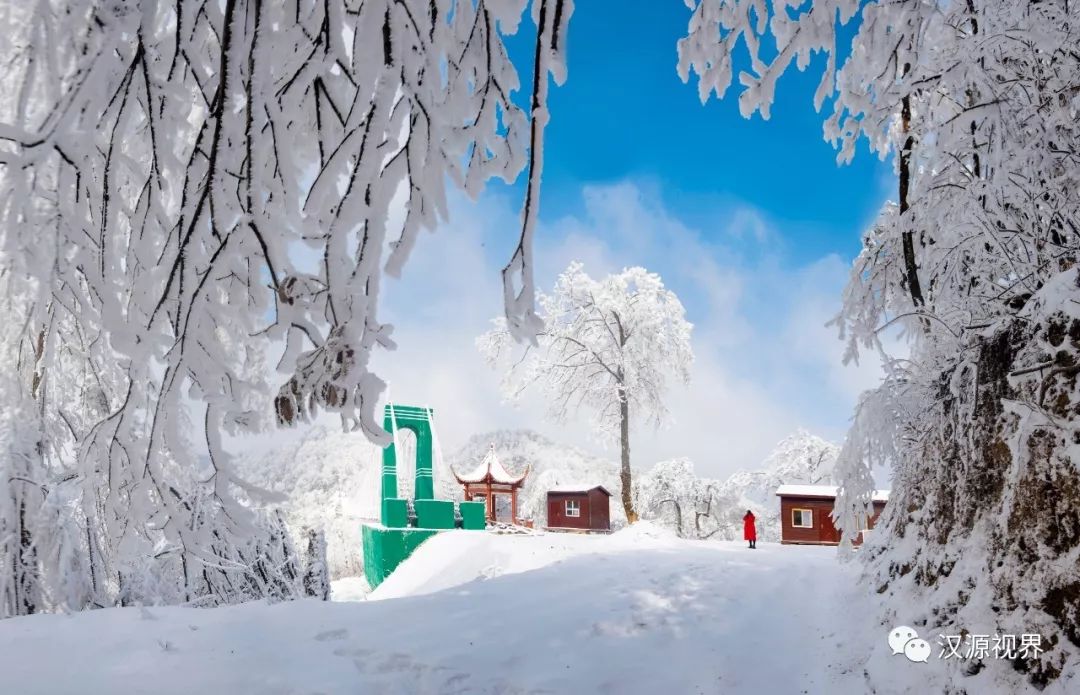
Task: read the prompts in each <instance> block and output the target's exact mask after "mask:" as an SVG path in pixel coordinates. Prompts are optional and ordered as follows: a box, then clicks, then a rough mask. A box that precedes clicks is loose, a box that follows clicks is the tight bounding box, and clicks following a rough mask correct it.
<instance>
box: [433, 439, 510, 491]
mask: <svg viewBox="0 0 1080 695" xmlns="http://www.w3.org/2000/svg"><path fill="white" fill-rule="evenodd" d="M450 470H451V472H452V473H453V474H454V477H455V478H457V481H458V482H459V483H462V484H464V483H502V484H504V485H519V484H520V483H521V481H523V480H525V476H527V475H528V474H529V467H528V466H526V467H525V470H524V472H522V474H521V475H511V474H510V472H509V471H507V470H506V469H505V468H504V467H503V465H502V463H500V462H499V457H498V456H497V455H496V454H495V445H494V444H492V445H491V447H490V448H489V449H488V452H487V454H485V455H484V460H483V461H481V462H480V465H478V466H477V467H476V468H474V469H473V470H471V471H469V472H467V473H462V474H460V475H459V474H458V472H457V471H455V470H454V469H453V468H451V469H450Z"/></svg>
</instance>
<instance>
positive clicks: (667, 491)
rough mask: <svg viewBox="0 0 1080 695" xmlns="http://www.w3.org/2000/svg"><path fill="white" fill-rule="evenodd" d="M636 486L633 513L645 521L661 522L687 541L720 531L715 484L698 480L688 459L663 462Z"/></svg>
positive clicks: (637, 482) (640, 479)
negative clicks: (714, 503) (717, 519)
mask: <svg viewBox="0 0 1080 695" xmlns="http://www.w3.org/2000/svg"><path fill="white" fill-rule="evenodd" d="M633 485H634V488H633V493H634V510H635V511H636V512H637V513H638V514H639V515H640V516H641V518H642V519H646V520H656V521H660V522H661V523H663V524H664V525H666V526H668V527H670V528H673V529H674V530H675V532H676V533H677V534H679V535H680V536H682V537H684V538H709V537H711V536H713V535H714V534H715V533H716V532H717V530H719V526H718V525H717V521H716V518H715V515H716V513H717V512H719V511H720V510H719V506H716V507H714V505H713V502H714V501H715V494H714V493H715V487H716V485H715V483H714V481H711V480H704V479H702V478H698V477H697V475H695V474H694V464H693V462H691V461H690V460H689V459H685V458H679V459H672V460H670V461H661V462H660V463H657V464H656V465H655V466H653V467H652V468H651V469H650V470H649V471H648V472H647V473H645V474H644V475H639V476H638V477H637V478H636V479H635V480H634V482H633Z"/></svg>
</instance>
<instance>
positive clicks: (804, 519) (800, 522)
mask: <svg viewBox="0 0 1080 695" xmlns="http://www.w3.org/2000/svg"><path fill="white" fill-rule="evenodd" d="M791 525H792V526H794V527H795V528H814V512H813V511H812V510H810V509H792V510H791Z"/></svg>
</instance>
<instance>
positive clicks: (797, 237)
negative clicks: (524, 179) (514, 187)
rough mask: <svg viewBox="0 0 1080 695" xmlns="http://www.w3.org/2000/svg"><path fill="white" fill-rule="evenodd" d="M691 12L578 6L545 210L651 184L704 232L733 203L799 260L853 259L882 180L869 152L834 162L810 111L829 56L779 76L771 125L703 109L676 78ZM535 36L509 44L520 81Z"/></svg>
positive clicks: (551, 145) (673, 2) (550, 133)
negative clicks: (587, 194) (628, 185)
mask: <svg viewBox="0 0 1080 695" xmlns="http://www.w3.org/2000/svg"><path fill="white" fill-rule="evenodd" d="M689 17H690V11H689V10H688V9H687V8H686V6H685V5H684V4H683V3H681V2H678V0H664V1H660V2H658V1H656V0H647V1H646V0H629V1H628V2H621V3H619V4H618V11H612V6H611V5H610V4H609V3H605V2H596V1H595V0H594V1H589V0H585V1H579V2H577V3H576V8H575V10H574V15H573V18H572V21H571V24H570V36H569V44H568V46H569V79H568V80H567V82H566V84H564V85H563V86H562V87H558V88H553V89H552V93H551V98H550V107H551V112H552V120H551V124H550V125H549V126H548V128H547V132H546V143H547V144H546V162H545V169H544V188H543V206H542V213H541V214H543V215H545V216H547V217H548V218H549V219H554V218H556V217H559V216H562V215H565V214H572V213H575V212H580V210H581V196H580V190H581V187H582V186H583V185H585V184H592V183H598V182H605V181H616V180H623V179H627V178H631V179H637V180H644V181H652V182H660V186H661V191H662V195H663V198H664V200H665V202H667V203H668V204H669V205H671V206H672V207H677V208H678V209H679V211H680V213H681V215H682V216H683V217H684V219H686V220H687V221H690V222H695V223H699V224H701V225H702V226H703V228H704V229H705V231H706V232H707V233H708V231H709V230H708V223H709V221H710V220H709V215H710V214H711V212H712V211H714V210H715V209H716V208H717V207H722V206H724V205H730V204H733V203H736V202H737V203H742V204H747V205H750V206H753V207H754V208H756V209H758V210H760V211H761V212H763V213H764V214H765V215H766V216H767V217H768V218H769V220H770V221H771V222H772V223H773V224H774V225H775V226H776V227H777V228H778V229H780V230H782V239H783V242H784V245H785V249H786V250H787V252H788V253H789V254H790V257H791V259H792V260H793V261H794V262H802V261H806V260H809V259H812V258H816V257H818V256H821V255H823V254H824V253H828V252H838V253H842V254H844V255H846V256H850V255H853V254H854V253H856V252H857V251H858V241H859V233H860V231H861V229H862V228H863V227H864V226H865V224H866V222H867V221H868V220H869V219H870V218H872V216H873V214H874V213H875V212H876V211H877V209H878V208H879V207H880V205H881V202H882V198H883V195H884V194H885V186H886V185H887V181H888V180H889V177H890V176H891V172H890V168H889V166H888V164H887V163H883V162H880V161H878V159H877V158H876V157H874V156H873V155H871V154H870V153H869V152H868V151H867V150H866V148H865V147H862V148H861V151H860V152H859V156H857V157H856V158H855V160H854V162H852V163H851V164H850V165H847V166H838V165H837V164H836V152H835V150H834V149H833V147H832V146H831V145H830V144H829V143H827V142H825V141H824V140H823V138H822V121H823V115H822V114H818V113H816V112H815V111H814V108H813V99H812V97H813V93H814V90H815V88H816V87H817V83H818V79H819V75H820V67H821V65H822V64H823V63H824V59H823V58H821V59H820V60H818V61H816V63H814V64H812V65H811V67H810V68H809V69H808V70H807V71H806V72H804V73H800V72H798V71H795V70H792V71H790V72H789V73H788V74H786V75H785V76H784V78H783V79H782V80H781V81H780V84H779V88H778V90H777V100H776V104H775V106H774V108H773V110H772V116H771V118H770V120H768V121H765V120H763V119H762V118H760V117H759V116H756V117H754V118H753V119H744V118H743V117H742V116H741V115H740V114H739V109H738V104H737V100H736V98H735V97H736V96H737V92H735V91H729V93H728V96H727V98H725V99H724V100H722V101H718V100H716V99H715V98H714V99H712V100H710V101H709V102H708V103H707V104H705V105H702V104H701V102H700V101H699V99H698V94H697V87H696V84H695V83H694V82H693V77H692V78H691V83H690V84H684V83H683V82H682V81H681V80H680V79H679V77H678V75H677V74H676V70H675V66H676V63H677V55H676V42H677V41H678V40H679V39H680V38H681V37H682V36H683V35H684V34H685V32H686V25H687V21H688V19H689ZM533 30H534V27H533V26H532V24H531V23H529V22H523V23H522V29H521V31H520V32H519V34H518V35H517V36H514V37H511V38H510V40H509V45H510V50H511V57H512V59H513V60H514V61H515V63H516V64H517V65H518V66H519V71H520V72H521V74H522V76H523V78H524V77H526V76H527V75H530V74H531V68H532V66H531V62H530V61H531V57H532V55H531V51H532V44H531V42H532V39H533V36H534V35H535V33H534V31H533ZM523 84H525V85H528V84H530V82H529V81H528V80H527V79H523ZM737 86H738V85H737V84H736V87H737ZM520 96H527V95H520ZM827 109H828V105H826V106H825V107H824V108H823V111H826V110H827Z"/></svg>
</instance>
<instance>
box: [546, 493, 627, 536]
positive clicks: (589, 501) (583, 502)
mask: <svg viewBox="0 0 1080 695" xmlns="http://www.w3.org/2000/svg"><path fill="white" fill-rule="evenodd" d="M610 502H611V493H610V492H608V491H607V490H606V489H605V488H604V486H603V485H581V486H566V487H555V488H552V489H551V490H548V493H547V527H548V528H550V529H577V530H581V531H610V530H611V511H610V506H611V505H610Z"/></svg>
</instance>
